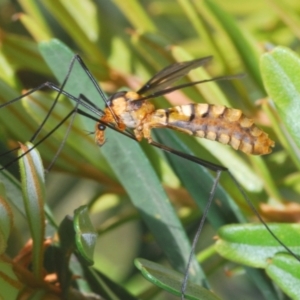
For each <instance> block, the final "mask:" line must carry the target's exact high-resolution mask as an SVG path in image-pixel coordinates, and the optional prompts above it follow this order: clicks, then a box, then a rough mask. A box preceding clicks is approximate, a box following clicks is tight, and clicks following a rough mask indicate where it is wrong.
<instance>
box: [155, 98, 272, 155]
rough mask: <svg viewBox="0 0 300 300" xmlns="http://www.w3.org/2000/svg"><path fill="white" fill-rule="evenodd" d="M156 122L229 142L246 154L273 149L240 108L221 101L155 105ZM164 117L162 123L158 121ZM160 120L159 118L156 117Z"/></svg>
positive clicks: (264, 152)
mask: <svg viewBox="0 0 300 300" xmlns="http://www.w3.org/2000/svg"><path fill="white" fill-rule="evenodd" d="M152 117H153V119H152V120H153V123H152V124H153V125H154V126H153V127H161V126H155V124H154V123H155V122H157V123H160V124H161V125H164V126H166V127H168V128H172V129H175V130H179V131H183V132H185V133H188V134H190V135H195V136H198V137H201V138H206V139H209V140H213V141H218V142H220V143H222V144H228V145H230V146H232V147H233V148H234V149H236V150H240V151H243V152H245V153H247V154H254V155H263V154H268V153H270V152H271V151H272V149H271V147H274V142H273V141H272V140H271V139H269V137H268V134H267V133H265V132H264V131H262V130H261V129H259V128H258V127H257V126H256V125H255V124H254V122H253V120H252V119H249V118H247V117H245V116H244V115H243V113H242V111H240V110H238V109H233V108H227V107H225V106H220V105H210V104H204V103H202V104H188V105H182V106H175V107H172V108H168V109H158V110H156V111H155V112H154V114H153V116H152ZM163 119H164V124H162V123H161V121H162V120H163ZM159 120H161V121H159Z"/></svg>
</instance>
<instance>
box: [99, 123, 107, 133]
mask: <svg viewBox="0 0 300 300" xmlns="http://www.w3.org/2000/svg"><path fill="white" fill-rule="evenodd" d="M105 129H106V126H105V125H103V124H101V123H99V124H98V130H100V131H104V130H105Z"/></svg>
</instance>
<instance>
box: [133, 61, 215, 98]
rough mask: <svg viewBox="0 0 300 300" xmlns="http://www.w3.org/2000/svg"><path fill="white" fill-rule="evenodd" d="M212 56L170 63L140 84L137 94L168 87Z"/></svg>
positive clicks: (152, 92) (153, 91)
mask: <svg viewBox="0 0 300 300" xmlns="http://www.w3.org/2000/svg"><path fill="white" fill-rule="evenodd" d="M211 59H212V56H207V57H203V58H199V59H195V60H191V61H185V62H178V63H175V64H173V65H170V66H168V67H166V68H164V69H162V70H161V71H159V72H158V73H157V74H155V75H154V76H153V77H152V78H151V79H150V80H149V81H148V82H147V83H146V84H145V85H144V86H142V87H141V88H140V89H139V90H138V91H137V93H138V94H139V95H144V94H146V93H147V94H149V93H151V94H154V93H155V92H158V91H161V90H163V89H165V88H166V87H169V86H170V85H171V84H172V83H173V82H175V81H177V80H179V79H180V78H182V77H184V76H185V75H187V74H188V73H189V72H190V71H191V70H193V69H196V68H199V67H201V66H203V65H204V64H205V63H207V62H208V61H210V60H211Z"/></svg>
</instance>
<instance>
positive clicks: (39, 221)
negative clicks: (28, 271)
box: [19, 143, 45, 279]
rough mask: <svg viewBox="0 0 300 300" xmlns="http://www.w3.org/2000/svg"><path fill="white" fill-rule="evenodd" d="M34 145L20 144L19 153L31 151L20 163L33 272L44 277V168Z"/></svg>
mask: <svg viewBox="0 0 300 300" xmlns="http://www.w3.org/2000/svg"><path fill="white" fill-rule="evenodd" d="M32 146H33V145H32V144H30V143H27V144H26V145H22V144H20V151H19V155H24V154H25V153H27V152H28V151H29V153H27V154H26V155H24V156H23V157H22V159H19V165H20V172H21V182H22V192H23V198H24V204H25V210H26V214H27V218H28V223H29V228H30V233H31V237H32V239H33V259H32V264H33V274H34V276H35V277H36V278H37V279H40V278H42V267H43V243H44V235H45V214H44V201H45V191H44V189H45V187H44V168H43V165H42V161H41V158H40V156H39V153H38V152H37V150H36V149H31V147H32ZM30 149H31V150H30Z"/></svg>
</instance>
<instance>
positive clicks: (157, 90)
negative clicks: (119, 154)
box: [0, 55, 299, 299]
mask: <svg viewBox="0 0 300 300" xmlns="http://www.w3.org/2000/svg"><path fill="white" fill-rule="evenodd" d="M210 59H211V57H205V58H201V59H196V60H192V61H187V62H180V63H175V64H173V65H171V66H169V67H166V68H164V69H163V70H161V71H160V72H158V73H157V74H156V75H154V76H153V77H152V78H151V79H150V80H149V81H148V82H147V83H146V84H145V85H143V86H142V88H140V89H139V90H138V91H137V92H133V91H129V92H117V93H115V94H113V95H112V96H111V97H109V98H108V99H107V98H106V97H105V95H104V93H103V91H102V90H101V88H100V87H99V86H98V84H97V82H96V80H95V79H94V77H93V76H92V74H91V73H90V71H89V70H88V69H87V67H86V65H85V64H84V62H83V61H82V59H81V58H80V57H79V56H78V55H75V56H74V58H73V60H72V62H71V64H70V67H69V72H68V74H67V76H66V78H65V80H64V82H63V84H62V86H61V87H58V86H56V85H55V84H53V83H50V82H46V83H44V84H42V85H40V86H38V87H37V88H35V89H32V90H30V91H28V92H26V93H24V94H23V95H22V96H20V97H18V98H15V99H13V100H11V101H10V102H8V103H5V104H3V105H1V106H0V108H2V107H4V106H6V105H9V104H11V103H13V102H16V101H18V100H20V99H22V98H23V97H25V96H28V95H30V94H32V93H34V92H35V91H37V90H40V89H43V88H45V87H48V88H50V89H52V90H54V91H57V92H58V95H57V97H56V99H55V101H54V103H53V105H52V107H51V109H50V110H49V114H48V115H47V116H46V117H45V119H44V121H43V122H42V125H41V126H40V128H39V129H38V130H37V131H36V132H35V134H34V135H33V137H32V138H31V141H34V140H35V139H36V138H37V136H38V134H39V132H40V131H41V128H42V126H43V125H44V124H45V122H46V121H47V119H48V117H49V116H50V114H51V112H52V110H53V108H54V106H55V104H56V102H57V100H58V98H59V96H60V95H65V96H67V97H68V98H69V99H71V100H73V101H75V102H76V108H75V109H74V110H72V111H71V112H70V113H69V114H68V115H67V116H66V118H64V119H63V120H62V121H61V122H60V123H59V124H58V125H57V126H56V127H55V128H54V129H53V130H52V131H50V132H49V133H48V134H47V135H46V136H45V137H43V138H42V139H40V140H39V141H38V142H36V143H35V147H36V146H38V145H39V144H40V143H42V142H43V141H44V140H45V139H46V138H48V137H49V136H50V135H51V134H52V133H53V132H54V131H55V130H56V129H58V127H59V126H61V125H62V124H63V122H64V121H66V119H68V118H70V116H72V115H75V114H76V113H78V114H81V115H83V116H86V117H88V118H91V119H92V120H95V121H96V126H95V141H96V143H97V144H98V145H100V146H102V145H103V144H104V143H105V141H106V140H105V129H106V127H109V128H111V129H113V130H116V131H118V132H120V133H122V134H124V135H126V136H128V137H130V138H132V139H134V140H137V141H141V140H142V139H143V138H145V139H147V140H148V142H149V143H150V144H151V145H153V146H155V147H158V148H160V149H162V150H164V151H167V152H171V153H173V154H175V155H177V156H180V157H183V158H184V159H187V160H190V161H192V162H195V163H197V164H200V165H202V166H204V167H206V168H208V169H210V170H212V171H215V172H216V173H217V176H216V179H215V180H214V184H213V187H212V189H211V192H210V197H209V201H208V204H207V206H206V208H205V210H204V212H203V216H202V218H201V222H200V226H199V230H198V233H197V236H196V237H195V239H194V241H193V245H192V251H191V254H190V257H189V262H188V266H187V268H186V273H185V276H184V280H183V284H182V299H184V293H185V290H186V285H187V280H188V274H189V268H190V263H191V259H192V255H193V252H194V250H195V246H196V242H197V240H198V237H199V234H200V232H201V229H202V226H203V224H204V221H205V218H206V215H207V213H208V210H209V207H210V204H211V202H212V200H213V198H214V195H215V193H216V188H217V185H218V183H219V179H220V175H221V172H222V171H227V172H228V173H229V174H230V177H231V178H232V180H233V181H234V183H235V184H236V185H237V187H238V188H239V189H240V191H241V193H242V195H243V197H244V198H245V199H246V200H247V202H248V203H249V205H250V207H251V208H252V210H253V211H254V212H255V214H256V215H257V216H258V218H259V219H260V221H261V222H262V223H263V224H264V225H265V226H266V229H267V230H268V231H269V232H270V234H271V235H272V236H273V237H274V238H275V239H276V240H277V241H278V242H279V243H280V244H281V245H282V246H283V247H284V248H285V249H286V250H287V251H288V252H289V253H291V254H292V255H293V256H295V254H294V253H292V252H291V250H290V249H289V248H287V247H286V246H285V245H284V244H283V243H282V242H281V241H280V240H279V239H278V238H277V237H276V236H275V234H274V233H273V232H272V231H271V230H270V229H269V227H268V225H267V224H266V223H265V222H264V221H263V220H262V218H261V217H260V215H259V213H258V212H257V210H256V209H255V207H254V206H253V204H252V203H251V201H250V200H249V199H248V197H247V196H246V194H245V192H244V191H243V190H242V188H241V187H240V185H239V184H238V182H237V181H236V179H235V178H234V177H233V175H231V173H230V172H229V171H228V169H227V168H225V167H223V166H219V165H217V164H214V163H211V162H208V161H205V160H202V159H200V158H198V157H195V156H192V155H189V154H186V153H182V152H179V151H177V150H175V149H172V148H169V147H168V146H167V145H163V144H159V143H157V142H155V141H153V140H152V137H151V130H152V129H154V128H171V129H174V130H176V131H181V132H183V133H186V134H189V135H194V136H196V137H200V138H206V139H209V140H214V141H218V142H220V143H223V144H227V145H230V146H231V147H233V148H234V149H236V150H240V151H242V152H244V153H247V154H252V155H265V154H268V153H270V152H271V151H272V147H273V146H274V142H273V141H272V140H271V139H270V138H269V137H268V134H267V133H265V132H264V131H262V130H261V129H259V128H258V127H257V126H256V125H255V124H254V121H253V120H252V119H250V118H247V117H246V116H245V115H244V114H243V113H242V111H241V110H238V109H233V108H227V107H225V106H220V105H210V104H204V103H201V104H188V105H181V106H175V107H171V108H168V109H156V108H155V107H154V105H153V104H152V103H151V102H149V100H150V99H152V98H154V97H158V96H162V95H165V94H168V93H171V92H173V91H175V90H178V89H182V88H185V87H189V86H193V85H196V84H200V83H205V82H209V81H218V80H228V79H232V78H235V77H236V76H225V77H217V78H212V79H206V80H201V81H196V82H191V83H186V84H181V85H177V86H174V87H170V86H171V85H172V84H173V83H174V82H175V81H177V80H179V79H181V78H182V77H184V76H185V75H187V74H188V73H189V72H190V71H191V70H193V69H196V68H198V67H201V66H203V65H204V64H205V63H206V62H208V61H209V60H210ZM75 61H77V62H79V64H80V65H81V67H82V68H83V70H84V71H85V73H86V74H87V75H88V77H89V78H90V79H91V81H92V82H93V84H94V85H95V87H96V89H97V90H98V92H99V94H100V96H101V98H102V99H103V100H104V101H105V103H106V107H105V109H104V110H101V109H100V108H98V107H97V106H95V104H93V102H91V101H90V100H89V99H87V98H86V97H85V96H84V95H80V96H79V97H74V96H73V95H71V94H70V93H68V92H66V91H65V90H64V86H65V84H66V82H67V80H68V78H69V75H70V73H71V70H72V68H73V65H74V63H75ZM81 106H83V107H85V108H86V109H87V110H88V111H90V112H92V113H95V114H96V115H98V116H99V117H98V118H96V117H94V116H92V115H90V114H89V113H87V112H85V111H83V110H81V109H80V107H81ZM128 129H131V130H133V134H132V133H131V132H130V131H128ZM64 142H65V141H64ZM64 142H63V143H64ZM25 154H26V153H25ZM17 159H18V158H17ZM296 258H297V257H296ZM297 259H298V258H297ZM298 260H299V259H298Z"/></svg>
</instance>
